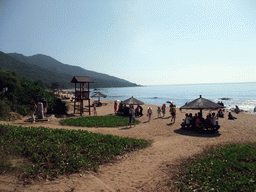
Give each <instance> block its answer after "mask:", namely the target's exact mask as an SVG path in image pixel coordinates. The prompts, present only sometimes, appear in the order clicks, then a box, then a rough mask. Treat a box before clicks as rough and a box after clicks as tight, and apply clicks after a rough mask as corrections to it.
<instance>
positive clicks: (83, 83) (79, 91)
mask: <svg viewBox="0 0 256 192" xmlns="http://www.w3.org/2000/svg"><path fill="white" fill-rule="evenodd" d="M71 83H75V101H74V113H75V111H76V102H78V103H80V115H82V114H83V112H84V109H85V108H84V100H87V101H88V106H89V115H91V109H90V105H91V104H90V83H94V81H93V80H92V79H91V78H90V77H85V76H74V77H73V79H72V81H71ZM77 85H78V88H77Z"/></svg>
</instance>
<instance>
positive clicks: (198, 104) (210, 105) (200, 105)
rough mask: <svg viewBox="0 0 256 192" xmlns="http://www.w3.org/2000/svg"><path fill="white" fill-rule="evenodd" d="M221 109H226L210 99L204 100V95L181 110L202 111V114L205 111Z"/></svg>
mask: <svg viewBox="0 0 256 192" xmlns="http://www.w3.org/2000/svg"><path fill="white" fill-rule="evenodd" d="M219 108H224V106H222V105H219V104H217V103H214V102H212V101H210V100H208V99H205V98H202V95H200V97H199V98H197V99H195V100H193V101H191V102H189V103H187V104H185V105H183V106H181V107H180V109H195V110H200V113H201V114H202V110H203V109H219Z"/></svg>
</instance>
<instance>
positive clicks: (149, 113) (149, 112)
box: [147, 107, 153, 121]
mask: <svg viewBox="0 0 256 192" xmlns="http://www.w3.org/2000/svg"><path fill="white" fill-rule="evenodd" d="M152 114H153V111H152V108H151V107H148V113H147V115H148V121H150V120H151V116H152Z"/></svg>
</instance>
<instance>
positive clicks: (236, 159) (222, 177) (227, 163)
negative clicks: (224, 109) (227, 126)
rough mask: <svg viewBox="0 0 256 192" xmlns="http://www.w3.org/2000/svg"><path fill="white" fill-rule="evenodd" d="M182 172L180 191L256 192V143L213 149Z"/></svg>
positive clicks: (183, 168) (178, 183)
mask: <svg viewBox="0 0 256 192" xmlns="http://www.w3.org/2000/svg"><path fill="white" fill-rule="evenodd" d="M181 170H182V172H181V174H179V182H177V186H178V187H179V188H180V190H181V191H255V190H256V143H252V144H243V145H242V144H230V145H226V146H219V147H217V148H214V147H211V148H210V149H208V150H207V151H206V152H205V154H204V155H203V156H202V155H200V157H198V158H195V159H190V160H189V161H186V162H185V163H183V164H182V166H181Z"/></svg>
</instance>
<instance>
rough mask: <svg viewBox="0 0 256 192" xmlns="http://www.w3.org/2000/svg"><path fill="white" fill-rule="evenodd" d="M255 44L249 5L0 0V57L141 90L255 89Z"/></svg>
mask: <svg viewBox="0 0 256 192" xmlns="http://www.w3.org/2000/svg"><path fill="white" fill-rule="evenodd" d="M255 40H256V1H255V0H126V1H123V0H114V1H112V0H73V1H72V0H62V1H61V0H59V1H57V0H41V1H40V0H20V1H19V0H0V51H2V52H4V53H13V52H16V53H21V54H23V55H25V56H31V55H35V54H44V55H48V56H51V57H53V58H54V59H56V60H58V61H60V62H62V63H65V64H70V65H76V66H80V67H83V68H84V69H87V70H92V71H96V72H100V73H106V74H109V75H112V76H116V77H119V78H122V79H125V80H128V81H131V82H134V83H137V84H141V85H158V84H188V83H217V82H254V81H256V65H255V56H256V42H255ZM74 75H76V74H74Z"/></svg>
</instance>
